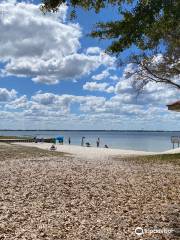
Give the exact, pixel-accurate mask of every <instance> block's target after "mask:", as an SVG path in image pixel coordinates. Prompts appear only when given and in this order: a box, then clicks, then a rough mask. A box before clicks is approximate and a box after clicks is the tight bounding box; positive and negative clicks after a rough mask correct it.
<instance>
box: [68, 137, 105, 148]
mask: <svg viewBox="0 0 180 240" xmlns="http://www.w3.org/2000/svg"><path fill="white" fill-rule="evenodd" d="M68 144H69V145H70V144H71V138H70V137H69V138H68ZM84 145H85V146H86V147H90V146H91V144H90V143H89V142H86V143H85V137H82V138H81V146H84ZM96 146H97V147H100V138H99V137H98V139H97V141H96ZM104 147H105V148H109V147H108V145H107V144H105V145H104Z"/></svg>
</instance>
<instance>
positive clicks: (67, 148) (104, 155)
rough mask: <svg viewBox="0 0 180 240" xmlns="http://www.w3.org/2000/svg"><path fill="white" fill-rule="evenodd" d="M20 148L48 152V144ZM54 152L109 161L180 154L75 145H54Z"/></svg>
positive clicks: (172, 151) (169, 151)
mask: <svg viewBox="0 0 180 240" xmlns="http://www.w3.org/2000/svg"><path fill="white" fill-rule="evenodd" d="M18 145H21V146H28V147H37V148H40V149H44V150H49V149H50V147H51V145H52V144H50V143H18ZM56 151H58V152H64V153H70V154H72V155H73V156H76V157H78V158H84V159H102V160H104V159H109V158H112V157H116V156H121V157H123V156H125V157H127V156H148V155H156V154H174V153H180V148H176V149H171V150H168V151H164V152H146V151H135V150H127V149H126V150H123V149H113V148H97V147H82V146H77V145H59V144H57V145H56Z"/></svg>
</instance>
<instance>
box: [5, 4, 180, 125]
mask: <svg viewBox="0 0 180 240" xmlns="http://www.w3.org/2000/svg"><path fill="white" fill-rule="evenodd" d="M0 9H1V16H0V32H1V33H2V37H1V39H0V44H1V49H0V129H7V128H8V129H44V128H47V129H123V130H124V129H128V130H135V129H147V130H151V129H152V130H156V129H158V130H180V121H178V120H180V114H178V113H173V112H169V111H167V108H166V104H167V103H169V102H173V101H175V100H177V98H178V97H179V93H178V92H177V91H176V90H175V89H170V88H165V87H163V86H161V85H152V84H150V85H149V86H148V87H147V89H145V91H144V93H143V94H142V95H140V96H139V97H138V98H137V96H136V95H137V94H136V92H135V91H134V89H133V88H132V84H131V82H132V81H133V79H132V77H131V78H127V74H128V72H131V71H133V66H132V65H131V64H129V65H127V66H124V68H120V67H118V66H117V64H116V63H117V59H116V57H115V56H110V55H107V54H105V52H104V50H105V49H106V47H107V46H108V45H109V44H110V41H99V40H98V39H92V38H90V37H88V36H87V34H88V33H89V32H90V31H91V29H92V27H93V26H94V25H95V23H96V22H98V21H108V20H112V19H117V18H119V17H120V16H118V13H117V11H116V9H115V8H108V9H105V10H103V11H102V12H101V13H100V14H98V15H97V14H95V13H94V12H93V11H91V12H88V13H86V12H83V11H82V10H78V11H77V15H78V18H77V19H76V20H74V21H69V20H68V14H69V9H68V8H67V7H66V6H65V5H63V6H61V7H60V10H59V12H58V13H57V14H47V15H46V16H44V15H42V13H41V12H40V11H39V6H38V5H37V2H36V3H35V2H32V3H27V2H21V3H15V1H13V0H9V1H1V2H0ZM2 13H3V14H2ZM4 13H5V14H4ZM22 19H23V20H22ZM133 50H134V49H133V48H131V49H130V50H127V51H126V52H124V53H123V54H122V55H121V56H120V57H121V58H125V57H127V54H128V53H129V51H133ZM155 59H158V56H155Z"/></svg>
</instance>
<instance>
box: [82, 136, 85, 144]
mask: <svg viewBox="0 0 180 240" xmlns="http://www.w3.org/2000/svg"><path fill="white" fill-rule="evenodd" d="M84 139H85V137H82V139H81V146H84Z"/></svg>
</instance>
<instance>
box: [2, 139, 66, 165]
mask: <svg viewBox="0 0 180 240" xmlns="http://www.w3.org/2000/svg"><path fill="white" fill-rule="evenodd" d="M56 156H57V157H63V156H67V154H65V153H61V152H51V151H48V150H43V149H39V148H35V147H25V146H18V145H11V144H4V143H2V144H1V143H0V161H4V160H9V159H28V158H29V159H36V158H41V157H56Z"/></svg>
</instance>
